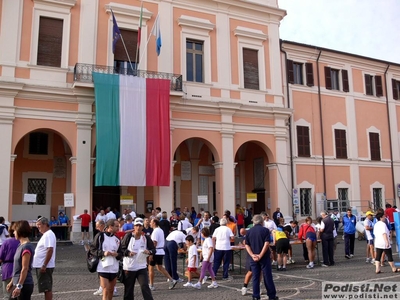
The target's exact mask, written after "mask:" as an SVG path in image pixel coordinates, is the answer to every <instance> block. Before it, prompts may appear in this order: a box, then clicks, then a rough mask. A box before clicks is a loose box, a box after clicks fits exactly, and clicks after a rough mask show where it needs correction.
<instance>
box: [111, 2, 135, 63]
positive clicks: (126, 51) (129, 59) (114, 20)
mask: <svg viewBox="0 0 400 300" xmlns="http://www.w3.org/2000/svg"><path fill="white" fill-rule="evenodd" d="M110 10H111V14H112V17H113V23H114V22H115V24H113V26H116V27H117V28H118V33H119V37H120V38H121V42H122V45H123V46H124V49H125V53H126V56H127V57H128V61H129V64H130V66H131V68H132V70H133V67H132V62H131V58H130V57H129V53H128V50H127V49H126V46H125V42H124V38H123V37H122V34H121V32H120V31H119V27H118V24H117V20H116V19H115V16H114V12H113V10H112V9H110ZM113 53H114V48H113Z"/></svg>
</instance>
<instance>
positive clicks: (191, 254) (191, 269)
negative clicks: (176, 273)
mask: <svg viewBox="0 0 400 300" xmlns="http://www.w3.org/2000/svg"><path fill="white" fill-rule="evenodd" d="M185 240H186V247H187V249H188V258H187V259H186V264H187V266H188V268H187V272H188V282H187V283H185V284H184V285H183V286H184V287H192V286H193V285H192V283H191V281H192V274H193V273H194V274H196V275H197V276H200V274H199V272H198V271H197V268H198V266H199V256H198V254H197V247H196V245H195V244H194V238H193V236H191V235H188V236H187V237H186V239H185Z"/></svg>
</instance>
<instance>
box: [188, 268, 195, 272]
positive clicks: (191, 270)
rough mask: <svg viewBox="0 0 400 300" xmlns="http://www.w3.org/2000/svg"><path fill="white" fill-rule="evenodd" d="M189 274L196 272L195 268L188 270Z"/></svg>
mask: <svg viewBox="0 0 400 300" xmlns="http://www.w3.org/2000/svg"><path fill="white" fill-rule="evenodd" d="M188 271H189V272H197V268H188Z"/></svg>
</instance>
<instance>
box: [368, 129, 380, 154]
mask: <svg viewBox="0 0 400 300" xmlns="http://www.w3.org/2000/svg"><path fill="white" fill-rule="evenodd" d="M369 146H370V151H371V160H381V149H380V145H379V133H376V132H370V133H369Z"/></svg>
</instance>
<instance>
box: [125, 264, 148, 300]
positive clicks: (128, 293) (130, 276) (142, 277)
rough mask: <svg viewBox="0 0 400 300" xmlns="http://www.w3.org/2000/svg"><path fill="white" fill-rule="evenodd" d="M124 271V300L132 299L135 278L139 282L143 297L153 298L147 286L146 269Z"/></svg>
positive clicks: (146, 298) (145, 299) (145, 298)
mask: <svg viewBox="0 0 400 300" xmlns="http://www.w3.org/2000/svg"><path fill="white" fill-rule="evenodd" d="M124 272H125V280H124V286H125V289H124V300H133V293H134V290H135V282H136V279H137V281H138V282H139V285H140V288H141V290H142V295H143V299H144V300H153V296H152V295H151V290H150V288H149V274H148V272H147V269H141V270H137V271H124Z"/></svg>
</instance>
